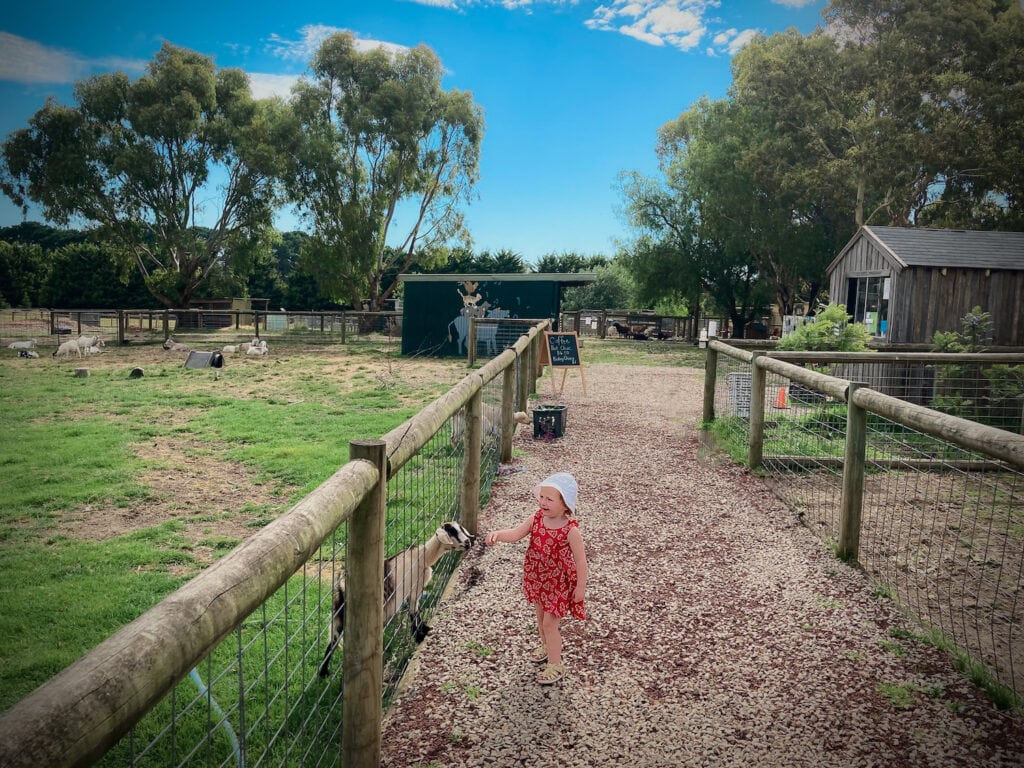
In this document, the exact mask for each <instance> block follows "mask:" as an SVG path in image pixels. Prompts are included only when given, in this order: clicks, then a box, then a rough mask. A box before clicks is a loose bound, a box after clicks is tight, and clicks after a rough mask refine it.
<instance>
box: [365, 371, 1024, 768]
mask: <svg viewBox="0 0 1024 768" xmlns="http://www.w3.org/2000/svg"><path fill="white" fill-rule="evenodd" d="M559 378H560V377H559ZM702 381H703V372H702V371H699V370H694V369H686V368H632V367H626V366H602V365H592V366H588V367H587V368H586V383H587V389H588V395H587V396H586V397H584V396H583V394H582V391H581V387H580V377H579V374H578V372H575V371H573V372H570V374H569V378H568V382H567V384H566V392H565V394H564V395H563V396H561V397H559V398H552V397H551V396H550V392H551V382H550V380H549V379H548V378H547V377H545V378H544V379H542V380H541V381H540V383H539V388H540V394H541V397H542V399H543V400H544V401H545V402H552V401H558V402H562V403H565V404H568V406H569V410H568V416H567V427H566V435H565V436H564V437H563V438H562V439H560V440H555V441H552V442H544V441H540V440H537V441H535V440H533V438H532V427H523V428H521V429H520V432H519V434H517V436H516V439H515V445H516V448H517V457H516V458H515V459H514V463H513V464H512V465H511V466H508V467H503V468H502V477H501V478H500V479H499V481H498V482H497V483H496V484H495V486H494V493H493V496H492V498H491V501H490V503H489V504H488V506H487V507H486V509H484V510H483V512H482V514H481V524H480V528H481V532H485V531H487V530H490V529H493V528H498V527H505V526H509V525H513V524H515V523H517V522H519V521H521V520H522V519H523V518H524V517H525V516H526V515H528V514H530V513H531V512H532V511H533V510H534V509H535V505H534V502H533V496H532V488H533V486H534V485H535V484H536V483H537V482H538V481H539V480H541V479H543V478H544V477H546V476H547V475H548V474H550V473H552V472H555V471H559V470H567V471H571V472H573V473H574V474H575V475H576V477H577V479H578V480H579V485H580V502H579V508H578V513H579V518H580V528H581V531H582V532H583V535H584V540H585V541H586V545H587V553H588V558H589V562H590V573H591V577H590V583H589V586H588V591H587V606H588V610H589V618H588V620H587V621H586V622H580V621H575V620H573V621H570V620H568V619H566V620H564V621H563V633H562V634H563V638H564V640H565V654H564V655H565V662H566V664H567V666H568V668H569V673H568V675H567V677H566V679H565V680H563V681H562V682H561V683H558V684H556V685H553V686H548V687H541V686H540V685H538V684H537V683H536V682H535V680H534V676H535V674H536V672H537V671H538V668H539V667H538V665H535V664H533V663H531V662H530V661H529V660H528V659H527V653H528V651H529V650H530V649H531V648H533V647H534V646H535V645H536V642H535V633H534V630H533V612H532V609H531V608H530V607H529V606H528V605H527V604H526V602H525V601H524V599H523V597H522V593H521V588H520V574H521V567H522V558H523V553H524V551H525V541H523V542H519V543H517V544H501V545H497V546H496V547H494V548H490V549H485V548H484V547H483V545H482V544H478V545H477V546H476V547H475V548H474V550H473V551H472V552H471V553H469V554H468V555H467V556H466V557H464V558H463V561H462V563H461V565H460V568H459V571H458V573H457V574H456V575H455V576H454V577H453V580H452V584H451V587H450V589H449V593H448V595H447V597H446V599H445V601H444V602H443V604H442V605H441V607H440V610H439V611H438V614H437V615H436V616H435V618H434V620H433V622H432V624H433V627H434V631H433V633H432V634H431V635H430V637H429V638H428V639H427V641H426V642H425V643H424V644H423V645H422V646H421V647H420V649H419V651H418V653H417V659H416V662H415V664H414V666H413V668H412V670H411V672H410V674H409V675H408V676H407V680H406V683H405V687H404V689H403V690H402V692H401V694H400V695H399V697H398V699H397V701H396V703H395V704H394V705H393V706H392V708H391V709H390V710H389V712H388V715H387V718H386V720H385V731H384V755H383V761H382V764H383V765H385V766H395V767H397V766H495V767H498V768H500V767H502V766H538V767H540V766H556V765H557V766H666V767H668V766H672V767H675V766H757V767H758V768H762V767H768V766H820V765H829V766H935V767H936V768H939V767H940V766H941V767H942V768H946V767H947V766H965V767H966V766H971V767H972V768H974V767H976V766H1021V765H1024V719H1022V718H1014V717H1011V716H1009V715H1007V714H1005V713H1002V712H999V711H997V710H996V709H995V708H994V707H993V706H992V705H991V703H990V702H989V701H988V699H987V698H985V696H984V694H983V693H981V692H980V691H979V690H978V689H976V688H975V687H974V686H973V685H972V684H971V683H970V682H968V681H967V680H966V679H965V678H964V677H963V676H961V675H960V673H958V672H957V671H956V670H955V669H954V668H953V666H952V663H951V660H950V659H949V657H948V656H947V655H945V654H943V653H942V652H940V651H938V650H936V649H935V648H933V647H931V646H929V645H926V644H923V643H921V642H918V641H916V640H914V639H912V638H910V637H908V632H911V631H913V629H914V627H913V625H910V624H908V623H907V622H906V621H905V620H903V619H902V618H901V617H900V616H899V615H898V614H897V613H896V612H895V611H894V610H893V608H892V607H891V605H890V604H888V603H887V602H886V601H884V600H882V599H880V598H878V597H876V596H874V595H873V593H872V588H871V586H870V585H869V583H868V582H867V579H866V577H865V576H864V575H863V574H862V573H861V572H859V571H857V570H855V569H853V568H850V567H848V566H846V565H844V564H842V563H841V562H839V561H837V560H836V559H835V558H834V557H833V556H832V554H831V552H830V551H829V550H828V549H827V548H826V547H825V546H824V545H823V544H822V543H821V542H820V541H819V540H818V539H817V538H815V537H814V535H813V534H812V533H811V532H810V531H808V530H807V529H806V528H804V527H802V526H801V525H800V524H799V522H798V521H797V520H796V518H795V516H794V515H793V514H791V513H790V512H789V511H788V510H787V509H786V508H785V507H784V506H782V504H781V503H780V502H779V501H778V500H777V499H776V498H775V497H774V496H773V495H772V494H771V493H770V492H769V491H768V490H767V488H766V487H765V485H764V484H763V483H762V482H761V481H760V480H759V479H758V478H756V477H754V476H752V475H750V474H749V473H747V472H746V471H745V470H743V469H742V468H737V467H735V466H733V465H731V464H729V463H728V462H726V461H722V460H714V459H713V458H710V457H708V456H706V455H705V452H704V451H703V450H702V449H701V446H700V442H699V433H698V431H697V429H696V425H697V423H698V421H699V418H700V398H701V388H702Z"/></svg>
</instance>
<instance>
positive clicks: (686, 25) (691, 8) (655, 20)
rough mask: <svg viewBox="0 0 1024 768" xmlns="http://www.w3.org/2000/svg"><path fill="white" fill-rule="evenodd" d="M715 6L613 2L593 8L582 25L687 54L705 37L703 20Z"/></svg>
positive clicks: (713, 0) (654, 0)
mask: <svg viewBox="0 0 1024 768" xmlns="http://www.w3.org/2000/svg"><path fill="white" fill-rule="evenodd" d="M718 4H719V3H718V0H613V1H612V3H611V4H610V5H600V6H598V7H597V8H595V9H594V14H593V16H591V18H590V19H588V20H587V21H586V22H584V23H585V24H586V26H587V27H588V28H590V29H597V30H604V31H609V32H619V33H621V34H624V35H629V36H630V37H633V38H636V39H637V40H640V41H642V42H645V43H648V44H650V45H671V46H673V47H675V48H678V49H679V50H681V51H689V50H691V49H693V48H695V47H697V46H698V45H700V41H701V40H702V39H703V37H704V35H705V34H707V26H706V25H705V23H704V17H705V16H706V14H707V12H708V11H709V10H710V9H713V8H717V7H718Z"/></svg>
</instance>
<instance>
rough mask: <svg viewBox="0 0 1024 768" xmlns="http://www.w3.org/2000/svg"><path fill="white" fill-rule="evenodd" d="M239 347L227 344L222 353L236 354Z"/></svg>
mask: <svg viewBox="0 0 1024 768" xmlns="http://www.w3.org/2000/svg"><path fill="white" fill-rule="evenodd" d="M238 347H239V345H238V344H225V345H224V347H223V348H222V349H221V352H228V353H231V354H234V353H235V352H237V351H238ZM247 349H248V347H247Z"/></svg>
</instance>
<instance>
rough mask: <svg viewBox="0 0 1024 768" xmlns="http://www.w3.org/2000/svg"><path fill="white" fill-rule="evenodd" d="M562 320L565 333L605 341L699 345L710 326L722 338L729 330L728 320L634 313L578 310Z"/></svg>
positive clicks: (561, 327)
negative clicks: (637, 339) (643, 339)
mask: <svg viewBox="0 0 1024 768" xmlns="http://www.w3.org/2000/svg"><path fill="white" fill-rule="evenodd" d="M559 320H560V322H559V328H560V329H561V330H563V331H576V333H577V334H579V335H580V336H597V337H598V338H601V339H604V338H630V339H632V338H634V337H637V336H644V337H646V338H648V339H658V338H661V339H666V340H667V339H674V340H676V341H696V340H697V339H698V338H699V337H700V332H701V331H702V330H706V329H707V328H708V327H709V324H714V326H715V328H716V329H717V334H718V335H719V336H723V337H724V336H727V335H728V329H729V320H728V318H725V317H714V316H711V317H703V316H702V317H692V316H690V317H681V316H677V315H659V314H656V313H654V312H647V311H641V310H630V309H578V310H573V311H571V312H562V313H561V315H560V316H559ZM616 324H618V325H617V326H616Z"/></svg>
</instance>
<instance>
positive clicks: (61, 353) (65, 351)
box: [53, 339, 82, 357]
mask: <svg viewBox="0 0 1024 768" xmlns="http://www.w3.org/2000/svg"><path fill="white" fill-rule="evenodd" d="M72 352H74V353H75V354H76V355H77V356H78V357H81V356H82V349H81V347H79V346H78V340H77V339H71V341H65V342H63V343H62V344H61V345H60V346H59V347H57V348H56V349H55V350H54V351H53V356H54V357H70V356H71V353H72Z"/></svg>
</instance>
